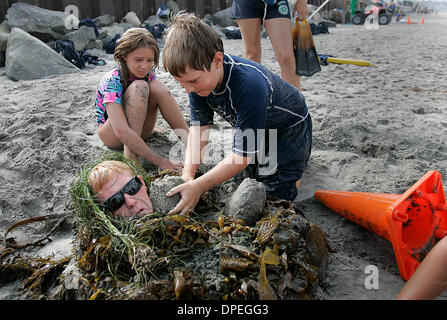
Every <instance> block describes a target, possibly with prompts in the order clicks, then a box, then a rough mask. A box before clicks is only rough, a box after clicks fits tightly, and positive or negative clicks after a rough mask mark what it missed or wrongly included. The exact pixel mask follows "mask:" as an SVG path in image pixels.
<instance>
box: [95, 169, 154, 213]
mask: <svg viewBox="0 0 447 320" xmlns="http://www.w3.org/2000/svg"><path fill="white" fill-rule="evenodd" d="M132 178H133V176H131V175H130V173H127V172H126V173H120V174H117V175H116V176H115V178H113V179H111V180H110V181H109V182H108V183H106V184H105V185H104V186H103V187H102V188H101V189H100V190H99V192H98V195H97V196H96V198H97V199H98V200H99V201H101V203H104V201H106V200H107V199H109V198H110V197H111V196H113V195H114V194H115V193H117V192H119V191H121V190H122V189H123V187H124V186H125V185H126V184H127V183H128V182H129V181H130V180H131V179H132ZM136 178H137V179H140V181H141V183H142V185H141V188H140V190H139V191H138V192H137V193H135V194H134V195H131V194H127V193H122V196H123V197H124V199H123V200H124V203H123V205H122V206H121V207H119V208H118V209H116V210H114V211H113V212H112V214H113V215H115V216H117V217H121V218H130V217H134V216H137V217H142V216H144V215H146V214H149V213H152V212H154V209H153V206H152V202H151V200H150V199H149V195H148V194H147V189H146V186H145V184H144V181H143V179H141V177H136Z"/></svg>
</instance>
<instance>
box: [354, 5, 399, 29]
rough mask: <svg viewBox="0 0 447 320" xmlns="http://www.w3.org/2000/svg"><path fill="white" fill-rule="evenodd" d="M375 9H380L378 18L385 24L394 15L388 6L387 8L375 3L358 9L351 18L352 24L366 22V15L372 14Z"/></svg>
mask: <svg viewBox="0 0 447 320" xmlns="http://www.w3.org/2000/svg"><path fill="white" fill-rule="evenodd" d="M376 8H377V9H376ZM374 10H379V16H378V20H379V24H380V25H385V24H388V23H390V22H391V17H392V16H393V13H392V12H390V11H388V10H387V8H385V7H384V6H382V5H381V4H379V3H373V4H371V5H369V6H366V7H365V9H363V10H362V9H356V10H355V13H354V15H353V16H352V19H351V22H352V24H356V25H359V24H364V23H365V20H366V17H367V16H369V15H370V14H372V13H373V12H374Z"/></svg>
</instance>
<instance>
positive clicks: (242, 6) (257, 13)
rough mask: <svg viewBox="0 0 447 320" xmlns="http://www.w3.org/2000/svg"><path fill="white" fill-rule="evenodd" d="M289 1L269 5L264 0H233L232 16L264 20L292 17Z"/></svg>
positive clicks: (283, 0) (234, 17)
mask: <svg viewBox="0 0 447 320" xmlns="http://www.w3.org/2000/svg"><path fill="white" fill-rule="evenodd" d="M291 17H292V16H291V14H290V7H289V2H288V1H286V0H281V1H277V2H276V3H275V4H273V5H267V3H266V2H264V1H262V0H233V4H232V6H231V18H233V19H251V18H261V19H263V20H268V19H274V18H288V19H291Z"/></svg>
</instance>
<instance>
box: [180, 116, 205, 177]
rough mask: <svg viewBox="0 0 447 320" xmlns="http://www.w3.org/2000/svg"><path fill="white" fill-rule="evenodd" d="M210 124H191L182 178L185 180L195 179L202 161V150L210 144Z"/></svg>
mask: <svg viewBox="0 0 447 320" xmlns="http://www.w3.org/2000/svg"><path fill="white" fill-rule="evenodd" d="M209 129H210V126H209V125H208V126H191V128H190V129H189V135H188V144H187V147H186V155H185V166H184V169H183V174H182V178H183V180H185V181H190V180H194V177H195V174H196V171H197V168H198V167H199V165H200V163H201V162H202V150H204V148H205V147H206V145H207V144H208V138H209V133H210V131H209Z"/></svg>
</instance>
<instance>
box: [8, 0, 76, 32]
mask: <svg viewBox="0 0 447 320" xmlns="http://www.w3.org/2000/svg"><path fill="white" fill-rule="evenodd" d="M68 16H69V15H68V13H65V12H61V11H52V10H47V9H42V8H39V7H36V6H33V5H30V4H27V3H23V2H18V3H13V4H12V6H11V7H10V8H9V9H8V12H7V14H6V19H7V21H8V26H9V28H11V29H12V28H20V29H22V30H23V31H26V32H28V33H30V34H31V35H33V36H35V37H37V38H39V39H40V40H42V41H49V40H57V39H61V36H62V35H64V34H65V33H67V32H69V31H70V30H68V29H66V27H65V22H66V18H67V17H68Z"/></svg>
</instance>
